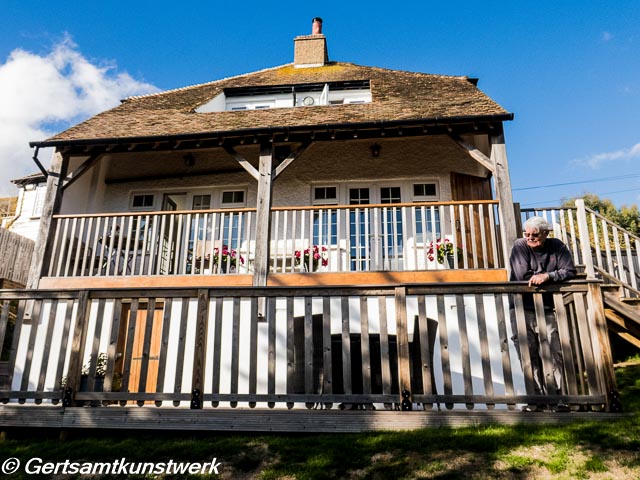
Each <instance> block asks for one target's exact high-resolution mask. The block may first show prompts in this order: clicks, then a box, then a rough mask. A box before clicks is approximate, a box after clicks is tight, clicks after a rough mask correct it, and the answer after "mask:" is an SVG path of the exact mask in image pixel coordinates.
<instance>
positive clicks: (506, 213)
mask: <svg viewBox="0 0 640 480" xmlns="http://www.w3.org/2000/svg"><path fill="white" fill-rule="evenodd" d="M490 140H491V163H493V164H494V166H495V167H494V169H495V171H494V177H493V181H494V185H495V190H496V197H497V200H498V201H499V202H500V204H499V209H500V233H501V235H500V238H501V239H502V251H503V252H504V262H505V263H504V264H505V265H506V266H507V270H508V269H509V255H510V254H511V248H512V246H513V242H515V241H516V239H517V238H518V232H517V230H516V216H515V211H514V208H513V195H512V193H511V178H510V176H509V162H508V161H507V148H506V145H505V141H504V134H503V133H502V132H500V133H497V134H495V135H492V136H491V138H490Z"/></svg>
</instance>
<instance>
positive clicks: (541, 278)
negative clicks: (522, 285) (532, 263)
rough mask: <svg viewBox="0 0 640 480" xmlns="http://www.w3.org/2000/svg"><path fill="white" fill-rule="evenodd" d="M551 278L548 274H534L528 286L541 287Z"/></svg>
mask: <svg viewBox="0 0 640 480" xmlns="http://www.w3.org/2000/svg"><path fill="white" fill-rule="evenodd" d="M550 278H551V275H549V274H548V273H536V274H535V275H533V276H532V277H531V278H530V279H529V286H532V285H542V284H543V283H545V282H548V281H549V279H550Z"/></svg>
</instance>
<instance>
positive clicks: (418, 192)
mask: <svg viewBox="0 0 640 480" xmlns="http://www.w3.org/2000/svg"><path fill="white" fill-rule="evenodd" d="M437 196H438V191H437V188H436V184H435V183H414V184H413V198H414V200H423V199H430V200H431V199H434V198H436V197H437Z"/></svg>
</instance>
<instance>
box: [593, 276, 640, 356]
mask: <svg viewBox="0 0 640 480" xmlns="http://www.w3.org/2000/svg"><path fill="white" fill-rule="evenodd" d="M621 291H622V288H621V287H619V286H617V285H615V284H612V285H605V286H603V288H602V294H603V300H604V312H605V316H606V318H607V325H608V326H609V332H611V333H614V334H616V335H618V336H619V337H620V338H621V339H623V340H625V341H626V342H628V343H630V344H631V345H633V346H634V347H636V348H638V349H640V297H632V298H630V297H622V296H621V295H620V293H621Z"/></svg>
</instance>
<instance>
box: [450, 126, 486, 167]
mask: <svg viewBox="0 0 640 480" xmlns="http://www.w3.org/2000/svg"><path fill="white" fill-rule="evenodd" d="M449 136H450V137H451V139H452V140H453V141H454V142H456V145H458V146H459V147H460V148H462V150H464V151H465V152H466V153H468V154H469V156H470V157H471V158H473V159H474V160H475V161H477V162H478V163H479V164H480V165H482V166H483V167H484V168H486V169H487V170H489V171H490V172H491V173H493V174H495V173H496V168H495V165H494V163H493V162H492V161H491V159H490V158H489V157H487V156H486V155H485V154H484V153H482V152H481V151H480V150H478V148H477V147H476V146H475V145H471V144H470V143H467V142H465V141H464V140H463V139H462V137H460V136H459V135H449Z"/></svg>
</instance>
